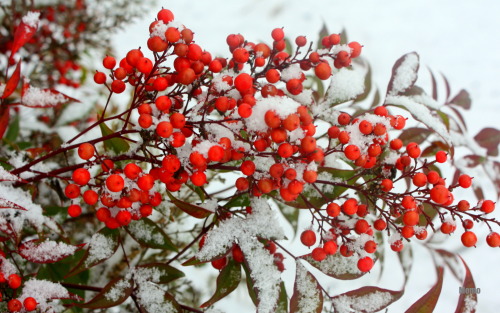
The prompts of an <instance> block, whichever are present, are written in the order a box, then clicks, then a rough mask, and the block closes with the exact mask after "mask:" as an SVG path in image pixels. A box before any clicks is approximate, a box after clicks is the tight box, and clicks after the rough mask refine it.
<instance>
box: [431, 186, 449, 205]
mask: <svg viewBox="0 0 500 313" xmlns="http://www.w3.org/2000/svg"><path fill="white" fill-rule="evenodd" d="M430 196H431V199H432V201H434V202H436V203H438V204H445V203H446V202H448V200H449V199H450V197H451V193H450V191H449V190H448V188H446V187H445V186H443V185H436V186H434V188H432V189H431V192H430Z"/></svg>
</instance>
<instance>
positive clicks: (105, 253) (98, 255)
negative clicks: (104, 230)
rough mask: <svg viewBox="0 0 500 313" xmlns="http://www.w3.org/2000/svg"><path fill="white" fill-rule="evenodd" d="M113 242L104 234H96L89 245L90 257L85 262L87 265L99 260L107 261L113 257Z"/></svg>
mask: <svg viewBox="0 0 500 313" xmlns="http://www.w3.org/2000/svg"><path fill="white" fill-rule="evenodd" d="M113 252H114V250H113V240H112V239H111V238H108V237H106V236H104V235H102V234H99V233H96V234H94V235H93V236H92V239H91V240H90V243H89V256H88V258H87V260H86V261H85V264H86V265H89V264H92V263H93V262H95V261H97V260H103V259H107V258H109V257H110V256H112V255H113Z"/></svg>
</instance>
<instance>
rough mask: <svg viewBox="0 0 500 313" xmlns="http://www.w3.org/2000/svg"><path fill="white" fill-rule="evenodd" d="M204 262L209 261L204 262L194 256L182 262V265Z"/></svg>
mask: <svg viewBox="0 0 500 313" xmlns="http://www.w3.org/2000/svg"><path fill="white" fill-rule="evenodd" d="M203 263H207V262H202V261H200V260H198V259H197V258H196V257H194V256H193V257H191V258H190V259H189V260H187V261H185V262H184V263H182V264H181V265H182V266H193V265H200V264H203Z"/></svg>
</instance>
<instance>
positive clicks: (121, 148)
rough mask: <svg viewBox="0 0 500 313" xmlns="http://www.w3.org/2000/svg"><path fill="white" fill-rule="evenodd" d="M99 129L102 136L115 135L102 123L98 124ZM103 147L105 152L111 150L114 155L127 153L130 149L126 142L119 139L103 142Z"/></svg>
mask: <svg viewBox="0 0 500 313" xmlns="http://www.w3.org/2000/svg"><path fill="white" fill-rule="evenodd" d="M99 127H100V128H101V133H102V135H103V136H108V135H111V134H114V133H115V132H114V131H113V130H111V128H109V127H108V125H106V123H104V122H103V123H101V124H99ZM104 147H105V148H106V149H107V150H113V151H114V152H115V153H116V154H118V153H122V152H127V151H128V150H129V148H130V146H129V144H128V142H127V141H126V140H125V139H123V138H119V137H115V138H111V139H107V140H104Z"/></svg>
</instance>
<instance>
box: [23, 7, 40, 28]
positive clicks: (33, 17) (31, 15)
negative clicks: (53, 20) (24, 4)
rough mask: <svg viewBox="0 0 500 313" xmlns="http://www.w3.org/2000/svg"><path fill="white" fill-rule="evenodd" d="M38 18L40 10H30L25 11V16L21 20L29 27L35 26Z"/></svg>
mask: <svg viewBox="0 0 500 313" xmlns="http://www.w3.org/2000/svg"><path fill="white" fill-rule="evenodd" d="M39 18H40V12H33V11H30V12H28V13H26V15H25V16H23V18H22V21H23V23H24V24H26V25H27V26H29V27H33V28H37V27H38V23H39V22H40V20H39Z"/></svg>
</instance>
